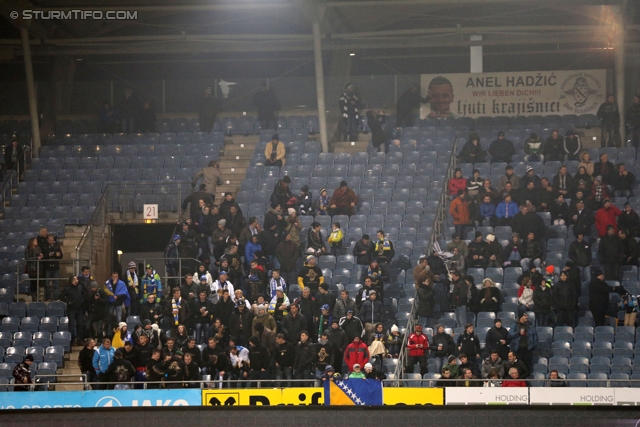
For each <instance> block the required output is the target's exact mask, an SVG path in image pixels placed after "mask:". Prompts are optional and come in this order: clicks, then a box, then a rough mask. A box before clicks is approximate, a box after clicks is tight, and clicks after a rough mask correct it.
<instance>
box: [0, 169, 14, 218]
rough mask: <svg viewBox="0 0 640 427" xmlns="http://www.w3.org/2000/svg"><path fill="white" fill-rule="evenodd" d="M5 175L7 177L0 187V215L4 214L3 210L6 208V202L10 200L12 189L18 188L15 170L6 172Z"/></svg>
mask: <svg viewBox="0 0 640 427" xmlns="http://www.w3.org/2000/svg"><path fill="white" fill-rule="evenodd" d="M6 173H7V174H8V175H9V176H8V177H5V180H4V182H3V183H2V186H0V197H1V198H2V203H0V212H2V213H4V208H5V207H6V205H7V202H8V201H10V200H11V195H12V194H13V189H14V188H16V187H17V186H18V172H17V171H15V170H7V171H6Z"/></svg>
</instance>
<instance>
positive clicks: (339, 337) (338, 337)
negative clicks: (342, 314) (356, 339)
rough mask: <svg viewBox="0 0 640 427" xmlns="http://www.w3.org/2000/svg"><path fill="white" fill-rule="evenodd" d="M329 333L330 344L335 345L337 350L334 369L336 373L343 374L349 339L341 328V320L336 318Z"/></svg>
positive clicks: (332, 321)
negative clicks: (343, 361) (343, 363)
mask: <svg viewBox="0 0 640 427" xmlns="http://www.w3.org/2000/svg"><path fill="white" fill-rule="evenodd" d="M325 332H327V333H328V334H327V336H328V338H329V342H330V343H331V344H333V347H334V348H335V350H336V356H335V358H334V359H335V360H334V363H335V364H334V365H333V366H334V367H335V369H336V372H338V373H340V374H341V373H342V360H343V358H344V350H345V349H346V348H347V346H348V345H349V337H347V334H346V333H345V331H343V330H342V329H341V328H340V320H339V319H336V318H334V319H333V320H331V328H330V329H329V330H328V331H325Z"/></svg>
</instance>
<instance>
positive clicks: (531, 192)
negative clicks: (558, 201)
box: [518, 181, 542, 206]
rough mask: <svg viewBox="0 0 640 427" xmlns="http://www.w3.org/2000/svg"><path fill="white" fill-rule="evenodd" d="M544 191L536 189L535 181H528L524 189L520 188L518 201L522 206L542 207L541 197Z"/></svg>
mask: <svg viewBox="0 0 640 427" xmlns="http://www.w3.org/2000/svg"><path fill="white" fill-rule="evenodd" d="M541 193H542V191H541V189H540V188H536V186H535V183H534V182H533V181H528V182H527V183H526V184H525V185H524V187H522V188H520V191H519V192H518V201H519V202H520V203H521V204H528V203H531V204H532V205H534V206H539V205H540V196H541V195H542V194H541Z"/></svg>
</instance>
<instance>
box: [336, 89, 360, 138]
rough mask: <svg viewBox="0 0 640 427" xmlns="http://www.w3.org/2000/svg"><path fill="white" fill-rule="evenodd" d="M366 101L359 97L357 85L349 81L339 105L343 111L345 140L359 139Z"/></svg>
mask: <svg viewBox="0 0 640 427" xmlns="http://www.w3.org/2000/svg"><path fill="white" fill-rule="evenodd" d="M363 105H364V103H363V102H362V101H361V100H360V98H358V95H356V92H355V86H353V85H352V84H351V83H347V85H346V87H345V91H344V92H342V95H341V96H340V102H339V103H338V106H339V107H340V111H341V112H342V129H343V130H342V132H343V140H344V141H357V140H358V127H359V126H360V112H359V109H360V108H362V107H363Z"/></svg>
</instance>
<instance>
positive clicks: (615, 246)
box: [598, 225, 621, 280]
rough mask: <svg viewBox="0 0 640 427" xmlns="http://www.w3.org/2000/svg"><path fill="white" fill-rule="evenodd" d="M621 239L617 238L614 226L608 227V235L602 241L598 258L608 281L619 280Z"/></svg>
mask: <svg viewBox="0 0 640 427" xmlns="http://www.w3.org/2000/svg"><path fill="white" fill-rule="evenodd" d="M620 255H621V245H620V239H619V238H618V236H616V232H615V229H614V227H613V225H608V226H607V234H606V235H605V236H604V237H602V238H601V239H600V245H599V246H598V258H599V259H600V263H601V264H602V267H603V269H604V275H605V277H606V280H618V279H619V277H620V261H621V256H620Z"/></svg>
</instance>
